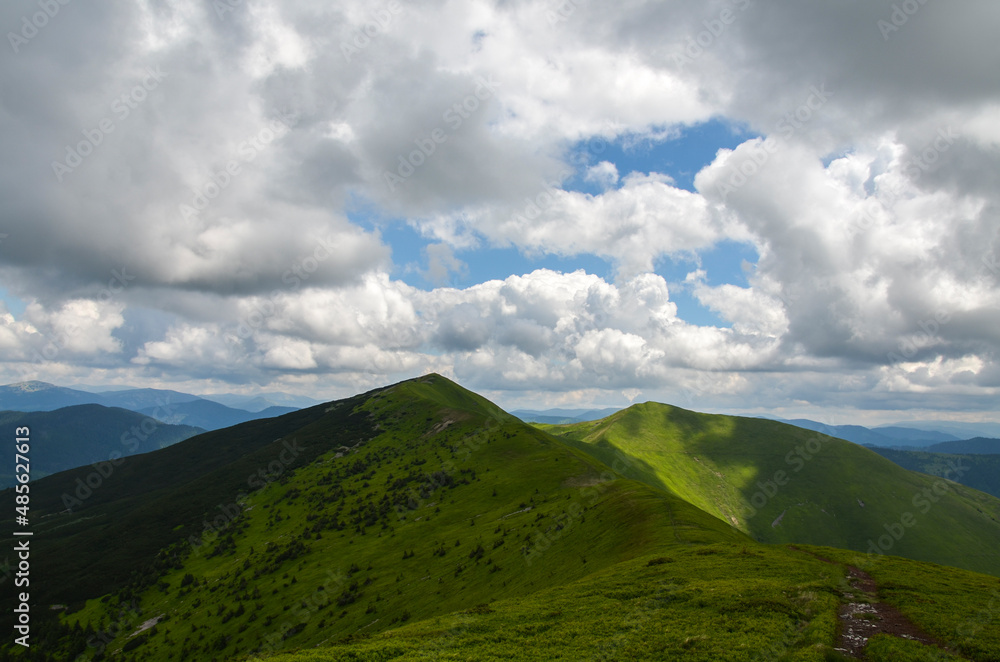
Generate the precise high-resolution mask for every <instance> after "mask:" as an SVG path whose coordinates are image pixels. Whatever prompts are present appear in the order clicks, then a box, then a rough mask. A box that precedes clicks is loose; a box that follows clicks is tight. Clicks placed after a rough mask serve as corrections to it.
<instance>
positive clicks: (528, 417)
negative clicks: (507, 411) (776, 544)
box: [511, 407, 620, 425]
mask: <svg viewBox="0 0 1000 662" xmlns="http://www.w3.org/2000/svg"><path fill="white" fill-rule="evenodd" d="M616 411H620V409H619V408H618V407H609V408H607V409H545V410H542V411H536V410H532V409H518V410H517V411H512V412H511V414H513V415H514V416H517V417H518V418H520V419H521V420H522V421H524V422H525V423H550V424H552V425H565V424H567V423H585V422H587V421H597V420H600V419H602V418H606V417H608V416H610V415H611V414H613V413H615V412H616Z"/></svg>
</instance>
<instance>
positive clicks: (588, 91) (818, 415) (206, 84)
mask: <svg viewBox="0 0 1000 662" xmlns="http://www.w3.org/2000/svg"><path fill="white" fill-rule="evenodd" d="M94 5H97V6H94ZM997 25H1000V3H996V2H982V1H973V0H954V1H952V2H947V3H945V2H937V1H935V0H904V1H901V2H895V3H892V2H886V1H883V0H874V1H867V0H836V1H834V0H827V1H820V2H801V0H774V1H770V2H763V0H752V1H751V0H718V1H717V0H708V1H706V0H697V1H695V0H669V1H660V2H652V1H645V0H621V1H620V2H616V3H604V2H596V1H594V0H561V1H556V0H552V1H549V0H542V1H533V0H495V1H493V2H486V1H483V0H461V1H458V0H456V1H448V0H426V1H423V2H420V3H416V2H409V1H406V0H388V1H386V2H378V1H376V2H370V1H367V2H362V1H360V0H339V1H333V2H331V1H329V0H325V1H323V2H319V1H314V0H283V1H281V2H278V1H277V0H128V1H124V0H121V1H118V0H108V1H107V2H101V3H83V2H72V1H71V0H30V1H29V0H9V1H7V2H4V3H2V4H0V32H2V33H3V34H4V35H5V37H4V40H3V43H0V147H2V149H0V382H2V383H11V382H18V381H24V380H29V379H39V380H43V381H48V382H52V383H57V384H61V385H72V384H132V385H136V386H151V387H160V388H173V389H177V390H183V391H188V392H195V393H220V392H238V393H255V392H258V391H278V390H280V391H286V392H290V393H299V394H304V395H309V396H312V397H316V398H321V399H333V398H336V397H344V396H346V395H350V394H353V393H356V392H360V391H363V390H367V389H370V388H374V387H377V386H381V385H385V384H389V383H393V382H396V381H400V380H403V379H407V378H410V377H414V376H417V375H421V374H424V373H428V372H432V371H433V372H438V373H441V374H443V375H445V376H448V377H450V378H452V379H455V380H457V381H458V382H459V383H461V384H463V385H464V386H466V387H468V388H471V389H474V390H476V391H478V392H481V393H483V394H485V395H486V396H487V397H490V398H492V399H494V400H495V401H496V402H498V403H499V404H501V405H503V406H505V407H507V408H509V409H514V408H519V407H520V408H534V409H543V408H547V407H557V406H561V407H589V406H592V405H600V406H626V405H628V404H629V403H630V402H636V401H638V402H641V401H645V400H657V401H660V402H668V403H672V404H675V405H679V406H682V407H688V408H692V409H697V410H701V411H714V412H726V413H768V414H772V415H779V416H787V417H791V416H808V417H810V418H814V419H817V420H822V421H824V422H828V423H862V424H864V423H877V422H889V421H897V420H907V419H913V418H927V417H928V416H934V417H938V418H950V419H961V420H971V421H974V420H997V419H998V418H1000V414H998V411H997V410H998V402H1000V398H998V396H1000V356H998V350H1000V187H998V186H997V181H998V174H1000V85H998V84H997V74H996V72H997V70H998V65H1000V40H997V39H996V34H995V32H996V26H997Z"/></svg>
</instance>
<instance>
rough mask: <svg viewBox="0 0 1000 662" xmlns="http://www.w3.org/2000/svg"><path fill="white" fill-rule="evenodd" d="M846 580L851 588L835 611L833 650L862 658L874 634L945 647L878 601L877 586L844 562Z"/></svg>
mask: <svg viewBox="0 0 1000 662" xmlns="http://www.w3.org/2000/svg"><path fill="white" fill-rule="evenodd" d="M824 560H825V559H824ZM847 580H848V583H850V585H851V589H850V591H845V592H844V599H845V600H847V603H846V604H843V605H841V606H840V611H839V613H838V616H840V626H841V632H840V641H839V643H838V646H837V650H839V651H840V652H842V653H845V654H847V655H850V656H851V657H853V658H857V659H859V660H863V659H864V650H865V646H867V645H868V640H869V639H871V638H872V637H874V636H875V635H876V634H888V635H891V636H893V637H900V638H902V639H912V640H914V641H918V642H920V643H921V644H924V645H925V646H937V647H939V648H943V649H945V650H947V648H946V647H945V646H944V645H942V644H941V642H939V641H938V640H937V639H935V638H934V637H932V636H930V635H929V634H927V633H926V632H924V631H923V630H921V629H920V628H919V627H917V625H916V624H915V623H914V622H913V621H911V620H910V619H908V618H907V617H906V616H904V615H903V614H902V613H901V612H900V611H899V610H898V609H896V608H895V607H893V606H892V605H889V604H886V603H884V602H878V601H877V600H878V586H877V585H876V584H875V580H874V579H872V577H871V575H869V574H868V573H867V572H864V571H863V570H860V569H858V568H855V567H854V566H848V567H847Z"/></svg>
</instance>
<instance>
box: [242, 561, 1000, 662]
mask: <svg viewBox="0 0 1000 662" xmlns="http://www.w3.org/2000/svg"><path fill="white" fill-rule="evenodd" d="M661 552H665V553H667V554H669V556H646V557H641V558H638V559H634V560H631V561H627V562H624V563H620V564H618V565H615V566H613V567H611V568H608V569H606V570H602V571H601V572H597V573H594V574H592V575H589V576H587V577H585V578H583V579H580V580H578V581H576V582H572V583H569V584H566V585H562V586H555V587H552V588H549V589H545V590H542V591H538V592H537V593H534V594H532V595H530V596H527V597H523V598H520V597H518V598H510V599H504V600H497V601H495V602H491V603H489V604H488V605H486V604H484V605H479V606H477V607H476V608H473V609H469V610H465V611H461V612H454V613H451V614H448V615H446V616H443V617H438V618H433V619H428V620H425V621H421V622H416V623H412V624H406V625H402V626H400V627H398V628H394V629H392V630H390V631H388V632H384V633H381V634H376V635H362V636H358V637H355V638H354V640H353V641H350V642H345V643H342V644H338V645H334V646H328V647H320V648H318V649H308V648H303V649H301V650H298V651H294V652H290V653H287V654H278V655H275V656H273V657H272V656H265V658H264V659H267V660H269V661H270V662H348V661H350V662H356V661H360V660H364V661H366V662H367V661H369V660H371V661H377V660H393V661H394V662H416V661H418V660H513V661H521V660H523V661H533V660H602V661H605V660H685V661H688V662H717V661H727V662H765V661H767V662H771V661H774V660H781V661H790V660H796V661H799V662H807V661H811V662H822V661H831V660H847V659H850V658H847V657H844V656H841V655H840V654H838V652H837V650H838V649H840V648H842V647H843V645H844V642H843V641H842V639H841V637H840V633H841V631H842V630H843V627H844V622H845V620H846V619H845V618H844V617H843V605H844V603H845V601H851V600H862V604H867V603H868V602H869V601H870V600H878V601H879V602H880V603H883V604H891V605H892V606H894V607H896V608H898V609H899V611H900V613H901V614H902V615H903V617H904V618H906V619H909V621H910V622H911V623H912V624H914V625H915V626H916V627H918V628H920V629H921V630H923V631H924V632H926V633H928V634H929V635H930V636H931V637H933V638H934V639H936V640H937V641H938V642H939V646H924V645H920V644H918V643H916V642H913V641H910V640H906V639H903V638H900V637H894V636H893V637H889V636H887V635H880V636H879V637H877V638H874V639H872V642H871V643H870V645H869V647H868V650H867V651H866V654H867V655H866V658H865V659H867V660H869V661H870V662H929V661H932V660H936V661H939V662H944V661H948V660H956V661H957V660H975V661H976V662H994V661H995V660H997V659H1000V628H997V627H995V624H996V622H997V621H1000V581H998V580H997V578H995V577H990V576H987V575H981V574H977V573H972V572H967V571H963V570H957V569H954V568H947V567H941V566H934V565H930V564H922V563H918V562H915V561H910V560H908V559H900V558H897V557H888V556H887V557H879V558H878V560H877V562H875V563H873V564H870V565H865V568H866V569H867V571H868V572H869V573H871V576H872V577H873V578H874V580H875V583H876V589H875V593H874V594H873V595H872V596H870V597H861V596H860V594H859V593H858V592H857V591H856V590H855V588H854V587H853V586H852V585H851V584H850V583H849V581H848V570H849V568H851V567H852V565H851V564H854V563H859V562H861V563H863V561H864V560H863V558H862V559H859V558H858V555H857V554H855V553H852V552H845V551H843V550H835V549H829V548H822V547H810V548H801V549H799V548H792V547H786V546H769V545H763V544H759V543H749V544H748V545H738V546H732V545H728V546H727V545H710V546H700V547H690V546H683V545H677V544H667V545H665V546H664V547H663V548H662V550H661ZM868 618H871V617H868ZM868 618H865V619H859V620H868ZM873 620H875V622H876V623H877V619H873ZM249 659H259V658H256V657H254V658H249Z"/></svg>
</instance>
